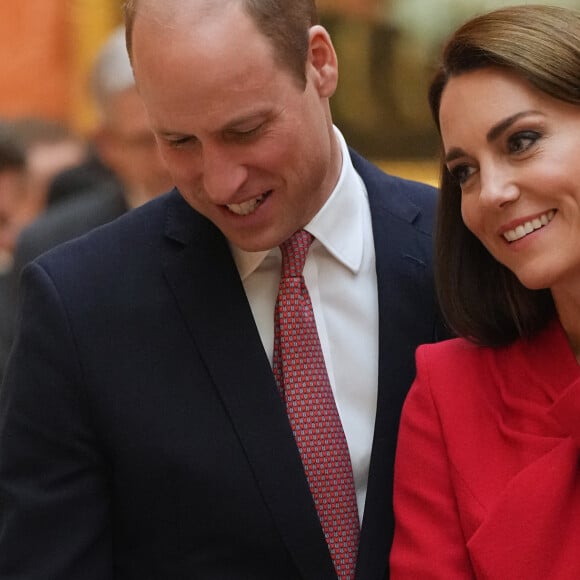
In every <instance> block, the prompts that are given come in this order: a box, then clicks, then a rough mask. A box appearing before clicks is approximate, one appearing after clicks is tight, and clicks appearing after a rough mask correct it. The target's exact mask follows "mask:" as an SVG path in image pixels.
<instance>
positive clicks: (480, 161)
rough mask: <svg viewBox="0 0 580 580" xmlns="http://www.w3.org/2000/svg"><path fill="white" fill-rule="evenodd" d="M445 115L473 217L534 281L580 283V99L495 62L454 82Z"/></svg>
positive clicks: (465, 204) (466, 213)
mask: <svg viewBox="0 0 580 580" xmlns="http://www.w3.org/2000/svg"><path fill="white" fill-rule="evenodd" d="M439 119H440V123H441V134H442V138H443V145H444V150H445V156H446V163H447V167H448V169H449V171H450V172H451V173H452V174H453V175H454V176H455V178H456V179H457V181H458V182H459V183H460V185H461V192H462V195H461V212H462V216H463V221H464V222H465V225H466V226H467V227H468V228H469V229H470V230H471V231H472V232H473V234H475V235H476V236H477V237H478V238H479V239H480V240H481V242H482V243H483V244H484V245H485V247H486V248H487V249H488V250H489V252H490V253H491V254H492V255H493V256H494V257H495V258H496V259H497V260H498V261H499V262H501V263H502V264H504V265H505V266H507V267H508V268H509V269H510V270H512V271H513V272H514V273H515V275H516V276H517V277H518V278H519V280H520V281H521V282H522V284H524V285H525V286H527V287H528V288H531V289H539V288H551V289H555V288H556V287H562V289H565V290H570V289H572V288H576V289H577V288H580V106H576V105H572V104H569V103H565V102H563V101H560V100H557V99H554V98H552V97H549V96H548V95H546V94H545V93H542V92H541V91H539V90H537V89H535V88H534V87H532V86H531V85H530V84H528V83H527V82H526V81H524V80H522V79H521V78H520V77H518V76H517V75H515V74H514V73H512V72H510V71H506V70H502V69H499V68H494V67H490V68H485V69H481V70H476V71H472V72H468V73H464V74H461V75H459V76H457V77H453V78H452V79H451V80H450V81H449V82H448V84H447V86H446V87H445V89H444V91H443V94H442V99H441V107H440V110H439Z"/></svg>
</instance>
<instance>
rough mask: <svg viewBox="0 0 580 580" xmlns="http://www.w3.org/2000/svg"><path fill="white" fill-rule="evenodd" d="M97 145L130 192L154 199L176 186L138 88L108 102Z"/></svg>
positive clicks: (127, 90) (107, 163) (121, 93)
mask: <svg viewBox="0 0 580 580" xmlns="http://www.w3.org/2000/svg"><path fill="white" fill-rule="evenodd" d="M105 117H106V119H105V123H104V124H103V127H102V128H101V129H100V131H99V133H98V135H97V137H96V144H97V148H98V150H99V156H100V157H101V159H102V160H103V161H104V163H105V164H106V165H107V166H108V167H110V169H112V170H113V172H114V173H115V175H116V176H117V177H118V178H119V179H120V181H121V183H122V184H123V186H124V187H125V188H126V189H127V191H128V192H130V193H136V194H138V195H139V196H140V197H142V198H144V199H145V198H153V197H155V196H157V195H159V194H160V193H163V192H165V191H168V190H169V189H170V188H171V187H172V183H171V178H170V176H169V173H168V171H167V167H166V166H165V163H164V161H163V159H162V158H161V155H160V153H159V150H158V148H157V144H156V143H155V136H154V135H153V132H152V131H151V127H150V125H149V118H148V116H147V111H146V110H145V107H144V106H143V101H142V100H141V98H140V96H139V93H138V92H137V89H135V88H134V87H133V88H128V89H126V90H125V91H122V92H120V93H118V94H116V95H114V96H112V97H111V98H110V100H109V102H108V107H107V109H106V115H105Z"/></svg>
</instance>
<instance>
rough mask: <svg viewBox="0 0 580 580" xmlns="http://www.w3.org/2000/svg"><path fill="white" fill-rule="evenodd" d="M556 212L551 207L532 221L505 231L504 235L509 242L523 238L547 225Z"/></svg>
mask: <svg viewBox="0 0 580 580" xmlns="http://www.w3.org/2000/svg"><path fill="white" fill-rule="evenodd" d="M555 214H556V212H555V211H554V210H553V209H551V210H550V211H549V212H548V213H544V214H542V215H541V216H539V217H537V218H535V219H533V220H532V221H529V222H526V223H525V224H521V225H519V226H518V227H517V228H515V229H513V230H509V231H507V232H504V234H503V237H504V238H505V239H506V240H507V241H508V242H515V241H516V240H521V239H522V238H525V237H526V236H527V235H528V234H531V233H532V232H535V231H536V230H539V229H540V228H543V227H544V226H547V225H548V224H549V223H550V222H551V221H552V219H553V218H554V215H555Z"/></svg>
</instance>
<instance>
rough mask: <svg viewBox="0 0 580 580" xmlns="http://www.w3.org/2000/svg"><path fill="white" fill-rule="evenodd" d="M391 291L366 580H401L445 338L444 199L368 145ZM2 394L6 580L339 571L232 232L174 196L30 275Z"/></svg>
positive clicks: (385, 302)
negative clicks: (415, 427)
mask: <svg viewBox="0 0 580 580" xmlns="http://www.w3.org/2000/svg"><path fill="white" fill-rule="evenodd" d="M352 155H353V160H354V162H355V167H356V169H357V171H358V172H359V173H360V175H361V176H362V178H363V179H364V182H365V184H366V187H367V189H368V193H369V200H370V205H371V211H372V221H373V230H374V239H375V244H376V262H377V276H378V289H379V301H380V303H379V318H380V338H379V346H380V360H379V362H378V364H379V385H378V408H377V420H376V428H375V436H374V443H373V449H372V460H371V467H370V474H369V482H368V492H367V500H366V507H365V514H364V522H363V527H362V532H361V543H360V551H359V562H358V569H357V578H358V579H359V580H367V579H368V580H380V579H383V578H386V577H388V570H387V565H388V553H389V549H390V544H391V539H392V530H393V515H392V476H393V473H392V472H393V461H394V453H395V441H396V434H397V427H398V422H399V413H400V409H401V406H402V402H403V399H404V397H405V395H406V393H407V390H408V388H409V386H410V384H411V382H412V379H413V377H414V374H415V368H414V351H415V347H416V346H417V345H418V344H419V343H425V342H432V341H434V340H436V339H437V338H439V336H438V333H439V332H441V328H440V327H439V317H438V311H437V308H436V305H435V298H434V292H433V285H432V271H431V254H432V238H431V230H432V225H433V214H434V207H435V197H436V195H435V190H433V189H432V188H430V187H428V186H425V185H422V184H418V183H412V182H409V181H405V180H402V179H399V178H395V177H391V176H387V175H385V174H384V173H382V172H381V171H379V170H378V169H377V168H376V167H374V166H372V165H371V164H369V163H368V162H366V161H365V160H363V159H362V158H360V157H359V156H358V155H356V154H355V153H352ZM0 396H1V399H0V506H1V507H0V510H1V511H0V577H1V578H6V579H8V578H10V579H12V580H15V579H22V580H23V579H26V580H41V579H42V580H48V579H55V580H56V579H58V580H79V579H81V578H82V579H83V580H111V579H115V580H137V579H138V580H148V579H157V580H192V579H196V578H200V579H203V580H206V579H207V580H212V579H228V580H230V579H232V580H235V579H242V578H243V579H264V580H266V579H267V580H286V579H288V580H290V579H304V580H335V579H336V575H335V573H334V569H333V566H332V562H331V560H330V556H329V553H328V550H327V548H326V544H325V540H324V536H323V533H322V530H321V527H320V524H319V522H318V519H317V515H316V511H315V507H314V504H313V501H312V498H311V495H310V492H309V489H308V484H307V482H306V479H305V476H304V472H303V469H302V464H301V462H300V457H299V454H298V451H297V448H296V445H295V442H294V439H293V436H292V431H291V428H290V426H289V423H288V420H287V417H286V413H285V410H284V406H283V404H282V401H281V399H280V397H279V395H278V391H277V389H276V385H275V381H274V377H273V374H272V370H271V367H270V364H269V362H268V359H267V356H266V354H265V352H264V349H263V347H262V344H261V341H260V337H259V334H258V331H257V328H256V326H255V323H254V319H253V317H252V312H251V310H250V307H249V304H248V301H247V299H246V296H245V293H244V289H243V286H242V283H241V281H240V278H239V275H238V272H237V269H236V267H235V264H234V261H233V259H232V256H231V253H230V251H229V248H228V244H227V241H226V240H225V239H224V237H223V235H222V234H221V233H220V232H219V231H218V230H217V229H216V228H215V226H214V225H213V224H211V223H210V222H209V221H208V220H206V219H205V218H204V217H202V216H201V215H199V214H198V213H197V212H195V211H194V210H193V209H191V207H190V206H189V205H188V204H187V203H186V202H185V201H184V200H183V199H182V197H181V196H180V195H179V193H177V192H176V191H174V192H171V193H169V194H166V195H164V196H162V197H160V198H158V199H156V200H154V201H152V202H151V203H149V204H147V205H145V206H143V207H141V208H139V209H137V210H134V211H131V212H129V213H128V214H126V215H125V216H123V217H121V218H119V219H118V220H116V221H115V222H113V223H112V224H108V225H106V226H103V227H101V228H99V229H97V230H95V231H93V232H92V233H90V234H88V235H86V236H84V237H82V238H79V239H77V240H75V241H73V242H68V243H66V244H64V245H62V246H60V247H59V248H58V249H56V250H53V251H51V252H49V253H48V254H45V255H44V256H42V257H40V258H39V259H38V260H36V261H35V262H33V263H32V264H31V265H29V266H28V267H27V268H26V269H25V270H24V275H23V282H22V305H21V323H20V325H19V331H18V333H17V337H16V344H15V349H14V352H13V355H12V357H11V361H10V364H9V366H8V371H7V375H6V378H5V383H4V385H3V389H2V392H1V395H0Z"/></svg>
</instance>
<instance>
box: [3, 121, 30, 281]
mask: <svg viewBox="0 0 580 580" xmlns="http://www.w3.org/2000/svg"><path fill="white" fill-rule="evenodd" d="M25 196H26V155H25V153H24V150H23V149H22V147H21V146H20V145H19V144H18V143H16V142H15V140H14V138H13V131H12V130H11V127H10V124H9V123H8V122H7V121H1V122H0V275H3V274H5V273H6V272H7V271H8V270H9V269H10V267H11V265H12V246H13V241H12V240H13V237H14V233H13V232H14V227H13V226H12V222H13V218H12V216H13V215H14V213H15V211H16V207H17V206H18V204H19V203H20V201H21V200H22V199H23V198H24V197H25Z"/></svg>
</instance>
